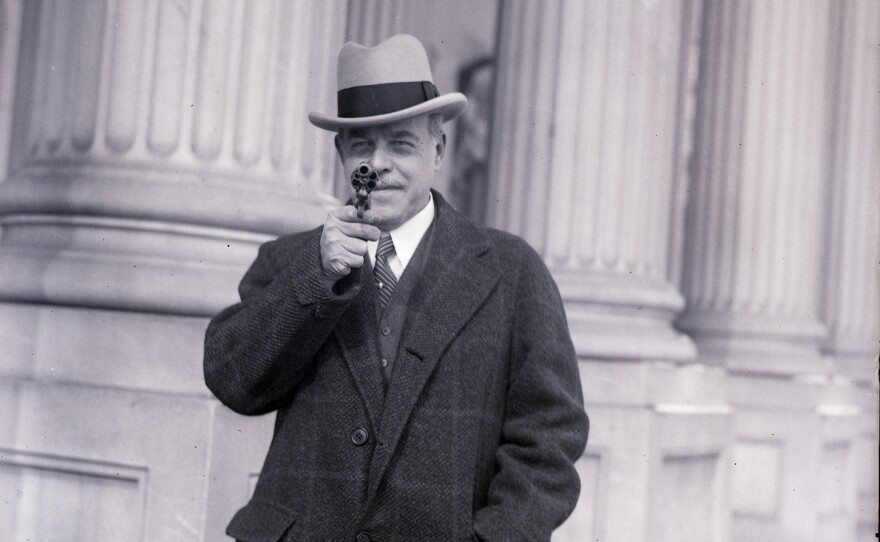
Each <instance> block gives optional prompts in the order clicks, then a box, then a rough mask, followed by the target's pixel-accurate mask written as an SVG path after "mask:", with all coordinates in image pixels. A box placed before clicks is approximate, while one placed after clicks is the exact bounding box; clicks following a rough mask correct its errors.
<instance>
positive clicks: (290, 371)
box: [204, 230, 359, 415]
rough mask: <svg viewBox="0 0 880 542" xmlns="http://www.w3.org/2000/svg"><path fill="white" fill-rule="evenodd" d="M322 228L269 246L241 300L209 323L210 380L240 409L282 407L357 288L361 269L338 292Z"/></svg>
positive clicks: (246, 278) (221, 396) (243, 283)
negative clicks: (331, 281) (329, 281)
mask: <svg viewBox="0 0 880 542" xmlns="http://www.w3.org/2000/svg"><path fill="white" fill-rule="evenodd" d="M320 233H321V232H320V230H316V231H312V232H308V233H306V234H302V235H300V236H296V237H292V238H281V239H279V240H276V241H271V242H268V243H266V244H264V245H262V246H261V247H260V250H259V253H258V255H257V259H256V260H255V261H254V263H253V264H252V265H251V267H250V269H248V271H247V273H245V275H244V278H243V279H242V281H241V284H240V285H239V295H240V296H241V301H240V302H239V303H236V304H235V305H233V306H231V307H229V308H227V309H225V310H223V311H222V312H220V313H219V314H218V315H217V316H215V317H214V318H213V319H212V320H211V322H210V324H209V325H208V329H207V331H206V332H205V357H204V372H205V383H206V384H207V386H208V388H210V390H211V391H212V392H213V393H214V395H216V396H217V398H218V399H220V401H222V402H223V403H224V404H225V405H226V406H228V407H229V408H231V409H232V410H235V411H236V412H239V413H241V414H254V415H256V414H263V413H266V412H270V411H272V410H275V409H277V408H278V407H279V406H280V404H281V403H282V402H283V401H284V400H285V399H286V398H287V396H288V395H289V394H290V393H291V392H292V391H293V390H294V389H295V388H296V386H297V384H298V383H299V382H300V380H301V379H302V378H303V376H304V375H305V374H306V373H307V372H308V371H309V369H310V368H311V365H312V363H313V359H314V357H315V353H316V352H317V351H318V349H319V348H320V347H321V345H322V344H323V342H324V341H325V340H326V339H327V337H328V336H329V334H330V332H331V331H332V330H333V328H334V326H335V325H336V322H337V320H338V319H339V316H340V315H341V314H342V313H343V312H344V311H345V309H346V308H347V307H348V306H349V305H350V304H351V301H352V299H353V298H354V297H355V295H356V293H357V290H358V284H359V280H358V275H359V272H358V271H355V272H353V273H352V274H351V275H349V276H348V277H346V278H345V279H342V280H340V281H339V282H337V284H336V286H335V287H334V289H333V291H331V290H330V289H328V288H327V287H326V285H325V284H324V282H323V280H322V278H321V260H320V257H321V255H320Z"/></svg>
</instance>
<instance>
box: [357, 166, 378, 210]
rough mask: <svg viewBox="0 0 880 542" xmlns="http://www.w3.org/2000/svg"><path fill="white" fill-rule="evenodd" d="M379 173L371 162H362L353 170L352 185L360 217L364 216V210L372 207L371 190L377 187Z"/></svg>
mask: <svg viewBox="0 0 880 542" xmlns="http://www.w3.org/2000/svg"><path fill="white" fill-rule="evenodd" d="M378 180H379V175H378V174H377V173H376V170H374V169H373V166H371V165H370V163H369V162H361V163H360V164H359V165H358V166H357V167H356V168H354V171H352V172H351V186H352V187H353V188H354V193H355V200H354V206H355V209H357V216H358V218H363V217H364V211H366V210H368V209H369V208H370V192H372V191H373V189H374V188H376V182H377V181H378Z"/></svg>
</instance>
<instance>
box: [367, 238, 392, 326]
mask: <svg viewBox="0 0 880 542" xmlns="http://www.w3.org/2000/svg"><path fill="white" fill-rule="evenodd" d="M391 254H394V242H393V241H392V240H391V234H389V233H388V232H382V235H381V236H380V237H379V247H378V248H377V249H376V265H375V267H374V268H373V277H374V278H375V279H376V288H378V291H379V303H381V304H382V309H383V310H384V309H385V305H387V304H388V300H389V299H391V294H392V293H394V287H395V286H397V277H395V276H394V271H392V270H391V267H390V266H389V265H388V257H389V256H390V255H391Z"/></svg>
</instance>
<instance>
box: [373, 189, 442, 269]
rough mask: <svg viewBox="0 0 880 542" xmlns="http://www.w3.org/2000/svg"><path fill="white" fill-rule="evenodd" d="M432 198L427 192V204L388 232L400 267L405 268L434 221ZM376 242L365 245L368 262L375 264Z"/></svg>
mask: <svg viewBox="0 0 880 542" xmlns="http://www.w3.org/2000/svg"><path fill="white" fill-rule="evenodd" d="M434 213H435V211H434V196H433V195H431V193H430V192H428V203H427V205H425V207H424V208H423V209H422V210H421V211H419V212H418V213H416V214H415V216H413V217H412V218H410V219H409V220H407V221H406V222H404V223H403V224H401V225H400V227H398V228H397V229H395V230H391V231H390V232H388V233H389V234H391V241H392V242H393V243H394V252H395V253H396V255H397V258H398V259H399V260H400V263H401V264H402V267H404V268H405V267H406V265H407V264H408V263H409V261H410V259H412V257H413V254H415V252H416V248H418V246H419V242H420V241H421V240H422V237H424V236H425V232H426V231H428V228H430V227H431V222H433V221H434ZM378 245H379V243H378V241H370V242H369V243H367V250H369V252H370V260H371V261H372V262H373V263H374V264H375V263H376V248H377V247H378Z"/></svg>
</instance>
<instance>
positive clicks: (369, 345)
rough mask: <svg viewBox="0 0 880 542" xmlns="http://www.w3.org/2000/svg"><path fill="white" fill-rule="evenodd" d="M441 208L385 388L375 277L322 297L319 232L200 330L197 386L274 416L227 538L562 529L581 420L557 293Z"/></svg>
mask: <svg viewBox="0 0 880 542" xmlns="http://www.w3.org/2000/svg"><path fill="white" fill-rule="evenodd" d="M434 198H435V201H436V205H437V214H436V217H435V222H434V226H433V228H434V231H433V233H432V235H433V240H432V246H431V249H430V252H429V254H428V260H427V261H426V265H425V267H424V270H423V274H422V275H423V276H421V277H420V278H419V280H418V282H417V284H416V286H415V287H414V289H413V291H412V293H411V297H410V302H409V308H408V312H407V318H406V322H405V323H404V327H403V331H402V334H401V339H400V346H399V348H398V354H397V358H396V360H395V362H394V370H393V374H392V376H391V379H390V381H389V382H387V383H386V381H385V380H384V379H385V377H384V375H383V373H382V370H381V368H380V365H379V359H380V354H379V347H378V341H377V333H378V324H377V320H376V312H375V300H374V295H375V287H374V286H373V285H372V283H373V281H372V276H371V270H370V267H369V265H365V267H364V268H362V269H358V270H355V271H353V272H352V273H351V274H350V275H349V276H348V277H346V278H344V279H342V280H340V281H339V282H337V284H336V286H335V288H334V290H333V291H330V290H329V289H327V288H326V286H324V284H323V281H322V278H321V264H320V235H321V230H320V228H319V229H317V230H313V231H310V232H305V233H301V234H295V235H290V236H285V237H281V238H279V239H277V240H275V241H272V242H269V243H266V244H264V245H263V246H262V247H260V251H259V255H258V257H257V259H256V261H255V262H254V263H253V265H252V266H251V268H250V269H249V270H248V272H247V273H246V274H245V276H244V278H243V279H242V281H241V285H240V287H239V293H240V295H241V302H239V303H238V304H236V305H233V306H231V307H229V308H227V309H226V310H224V311H223V312H221V313H220V314H218V315H217V316H216V317H215V318H214V319H213V320H212V321H211V323H210V325H209V327H208V330H207V333H206V340H205V359H204V370H205V380H206V383H207V385H208V387H209V388H210V389H211V390H212V391H213V393H214V394H215V395H216V396H217V397H218V398H219V399H220V400H221V401H222V402H223V403H224V404H226V405H227V406H229V407H230V408H232V409H233V410H235V411H237V412H239V413H242V414H263V413H267V412H271V411H277V414H276V422H275V433H274V437H273V440H272V444H271V446H270V448H269V452H268V455H267V457H266V460H265V463H264V465H263V468H262V471H261V473H260V478H259V481H258V483H257V487H256V490H255V493H254V496H253V498H252V499H251V501H250V502H249V503H248V504H247V505H246V506H245V507H244V508H242V509H241V510H240V511H239V512H238V513H237V514H236V515H235V517H234V518H233V519H232V521H231V523H230V524H229V526H228V528H227V533H228V534H229V535H230V536H232V537H234V538H237V539H239V540H244V541H267V542H268V541H275V540H285V541H292V540H309V541H312V540H314V541H328V540H332V541H344V540H350V541H352V542H355V541H358V542H361V541H365V540H373V541H405V540H406V541H410V540H413V541H414V540H420V541H423V540H438V541H453V540H484V541H508V542H509V541H518V540H536V541H537V540H541V541H546V540H549V539H550V533H551V531H552V530H553V528H554V527H555V526H557V525H558V524H559V523H561V522H562V521H563V520H564V519H565V518H566V517H567V516H568V515H569V514H570V513H571V510H572V509H573V508H574V505H575V503H576V501H577V499H578V495H579V491H580V482H579V479H578V475H577V472H576V471H575V468H574V462H575V460H577V458H578V457H579V456H580V455H581V453H582V452H583V449H584V446H585V445H586V440H587V430H588V420H587V416H586V413H585V412H584V408H583V400H582V396H581V385H580V378H579V374H578V368H577V363H576V359H575V354H574V349H573V347H572V343H571V340H570V337H569V334H568V329H567V324H566V319H565V314H564V311H563V307H562V303H561V300H560V297H559V293H558V291H557V289H556V286H555V284H554V282H553V280H552V278H551V276H550V274H549V272H548V270H547V268H546V267H545V265H544V263H543V262H542V260H541V259H540V257H539V256H538V255H537V254H536V253H535V252H534V251H533V250H532V249H531V248H530V247H529V246H528V245H527V244H526V243H525V242H524V241H522V240H521V239H519V238H517V237H515V236H512V235H509V234H506V233H502V232H499V231H495V230H491V229H488V228H483V227H479V226H477V225H475V224H474V223H472V222H470V221H469V220H467V219H466V218H464V217H463V216H462V215H460V214H458V213H457V212H456V211H455V210H453V209H452V207H450V206H449V205H448V204H447V203H445V202H444V201H443V198H442V197H441V196H440V195H439V194H437V193H436V192H435V193H434ZM386 390H387V391H386Z"/></svg>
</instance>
